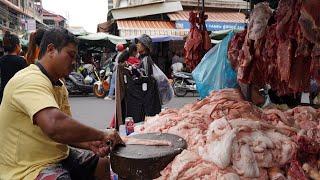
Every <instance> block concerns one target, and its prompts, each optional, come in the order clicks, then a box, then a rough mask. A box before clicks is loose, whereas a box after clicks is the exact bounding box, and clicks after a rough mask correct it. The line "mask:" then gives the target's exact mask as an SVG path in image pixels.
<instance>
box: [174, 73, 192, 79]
mask: <svg viewBox="0 0 320 180" xmlns="http://www.w3.org/2000/svg"><path fill="white" fill-rule="evenodd" d="M174 76H186V77H189V78H191V77H192V74H191V73H188V72H176V73H174Z"/></svg>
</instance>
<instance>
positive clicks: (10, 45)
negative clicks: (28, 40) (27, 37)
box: [3, 31, 20, 53]
mask: <svg viewBox="0 0 320 180" xmlns="http://www.w3.org/2000/svg"><path fill="white" fill-rule="evenodd" d="M19 44H20V40H19V38H18V36H17V35H14V34H11V33H10V32H9V31H6V32H5V34H4V36H3V49H4V52H8V53H12V52H14V51H15V49H16V47H17V45H19Z"/></svg>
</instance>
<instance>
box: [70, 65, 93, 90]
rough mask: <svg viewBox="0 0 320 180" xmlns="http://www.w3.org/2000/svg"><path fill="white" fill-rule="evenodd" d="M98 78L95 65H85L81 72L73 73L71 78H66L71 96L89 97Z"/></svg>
mask: <svg viewBox="0 0 320 180" xmlns="http://www.w3.org/2000/svg"><path fill="white" fill-rule="evenodd" d="M89 67H90V68H89ZM97 77H98V76H97V72H96V68H95V67H94V66H93V65H91V66H85V65H84V67H83V68H81V70H80V72H71V73H70V74H69V76H68V77H66V78H65V79H66V87H67V89H68V91H69V94H85V95H88V94H90V93H92V89H93V84H94V83H95V82H96V81H97Z"/></svg>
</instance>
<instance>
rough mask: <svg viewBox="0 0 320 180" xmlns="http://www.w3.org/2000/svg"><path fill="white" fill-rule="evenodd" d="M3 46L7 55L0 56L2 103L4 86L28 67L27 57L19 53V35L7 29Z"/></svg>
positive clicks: (0, 94) (0, 92)
mask: <svg viewBox="0 0 320 180" xmlns="http://www.w3.org/2000/svg"><path fill="white" fill-rule="evenodd" d="M3 48H4V52H5V55H4V56H2V57H1V58H0V72H1V87H0V104H1V101H2V96H3V91H4V88H5V86H6V85H7V83H8V81H9V80H10V79H11V78H12V77H13V76H14V75H15V74H16V73H17V72H18V71H20V70H21V69H23V68H25V67H27V63H26V61H25V59H24V58H22V57H21V56H20V55H19V54H20V51H21V45H20V40H19V38H18V36H16V35H14V34H11V33H10V32H8V31H7V32H6V33H5V35H4V37H3Z"/></svg>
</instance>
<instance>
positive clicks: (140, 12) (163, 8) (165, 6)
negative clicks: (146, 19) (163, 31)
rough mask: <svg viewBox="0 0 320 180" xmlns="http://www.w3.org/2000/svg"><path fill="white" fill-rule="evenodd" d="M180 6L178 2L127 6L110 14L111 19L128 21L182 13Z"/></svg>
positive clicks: (113, 10)
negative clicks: (177, 12)
mask: <svg viewBox="0 0 320 180" xmlns="http://www.w3.org/2000/svg"><path fill="white" fill-rule="evenodd" d="M182 10H183V8H182V5H181V3H180V2H179V1H178V2H156V3H150V4H143V5H139V6H128V7H124V8H116V9H112V10H111V13H112V16H113V19H115V20H118V19H128V18H134V17H142V16H149V15H155V14H162V13H170V12H176V11H182Z"/></svg>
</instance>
